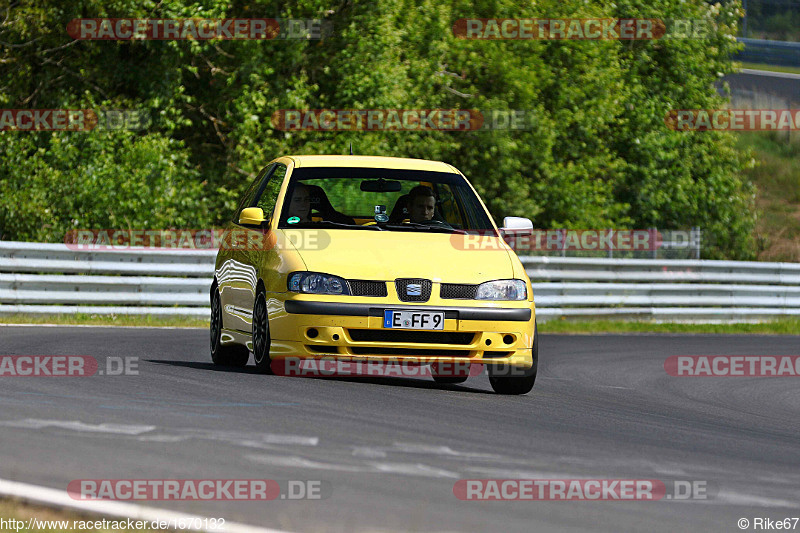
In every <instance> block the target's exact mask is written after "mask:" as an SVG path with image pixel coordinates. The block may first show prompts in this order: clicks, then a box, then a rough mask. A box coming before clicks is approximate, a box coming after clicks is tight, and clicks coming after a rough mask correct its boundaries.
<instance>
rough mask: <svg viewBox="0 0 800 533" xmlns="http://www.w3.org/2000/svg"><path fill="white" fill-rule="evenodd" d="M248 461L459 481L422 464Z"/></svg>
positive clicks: (282, 459) (454, 474) (254, 458)
mask: <svg viewBox="0 0 800 533" xmlns="http://www.w3.org/2000/svg"><path fill="white" fill-rule="evenodd" d="M245 458H246V459H249V460H250V461H253V462H255V463H258V464H263V465H269V466H282V467H286V468H308V469H311V470H328V471H333V472H359V473H377V474H400V475H405V476H423V477H432V478H451V479H458V478H459V474H458V472H452V471H450V470H444V469H442V468H436V467H433V466H428V465H425V464H421V463H384V462H365V463H363V464H359V465H353V464H350V465H348V464H341V463H330V462H323V461H314V460H311V459H306V458H304V457H298V456H284V457H276V456H272V455H246V456H245Z"/></svg>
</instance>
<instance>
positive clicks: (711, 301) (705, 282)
mask: <svg viewBox="0 0 800 533" xmlns="http://www.w3.org/2000/svg"><path fill="white" fill-rule="evenodd" d="M215 256H216V252H215V251H213V250H180V251H172V250H146V251H142V250H124V249H123V250H103V251H86V250H74V249H70V248H68V247H67V246H66V245H64V244H40V243H24V242H10V241H0V314H10V313H29V314H72V313H77V312H81V313H88V314H131V315H145V314H150V315H165V316H169V315H175V316H196V317H205V316H208V315H209V309H208V306H209V298H208V292H209V289H210V287H211V280H212V277H213V274H214V257H215ZM521 260H522V262H523V264H524V265H525V268H526V271H527V273H528V275H529V276H530V277H531V280H532V281H533V283H534V297H535V300H536V314H537V316H538V317H540V319H541V320H546V319H551V318H556V317H589V318H646V319H655V320H687V321H743V320H756V319H764V318H775V317H780V316H798V315H800V264H796V263H757V262H743V261H705V260H693V259H689V260H671V259H609V258H577V257H544V256H523V257H521Z"/></svg>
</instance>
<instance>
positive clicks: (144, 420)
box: [0, 326, 800, 533]
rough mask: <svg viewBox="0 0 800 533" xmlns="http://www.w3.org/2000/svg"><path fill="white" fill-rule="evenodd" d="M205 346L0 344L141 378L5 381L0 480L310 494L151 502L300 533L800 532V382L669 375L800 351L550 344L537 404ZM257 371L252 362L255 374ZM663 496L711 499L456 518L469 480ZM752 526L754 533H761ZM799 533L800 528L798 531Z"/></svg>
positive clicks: (12, 337)
mask: <svg viewBox="0 0 800 533" xmlns="http://www.w3.org/2000/svg"><path fill="white" fill-rule="evenodd" d="M207 338H208V334H207V332H206V331H205V330H199V329H174V330H167V329H136V328H87V327H81V328H77V327H75V328H73V327H10V326H9V327H0V355H89V356H93V357H95V358H96V359H97V360H98V362H99V363H100V368H101V369H103V368H105V367H106V359H107V358H109V357H112V358H113V357H136V358H138V375H123V376H109V375H95V376H92V377H77V378H76V377H70V378H67V377H21V376H7V377H2V378H0V402H1V403H2V404H1V405H0V478H4V479H8V480H14V481H22V482H26V483H31V484H35V485H41V486H46V487H51V488H56V489H61V490H65V491H66V488H67V485H68V483H69V482H70V481H72V480H76V479H209V478H210V479H253V478H264V479H274V480H319V481H322V482H323V483H324V486H325V487H326V491H327V493H326V494H325V496H326V497H325V498H324V499H321V500H303V501H288V500H280V499H278V500H274V501H269V502H242V501H238V502H231V501H210V502H191V501H189V502H186V501H184V502H164V501H154V502H144V504H146V505H149V506H154V507H162V508H166V509H170V510H175V511H184V512H190V513H200V514H203V515H205V516H209V517H224V518H225V519H227V520H230V521H237V522H244V523H247V524H252V525H255V526H261V527H270V528H278V529H284V530H288V531H297V532H314V531H341V532H349V531H503V532H505V531H520V532H523V531H524V532H530V531H545V532H546V531H609V532H620V531H669V532H671V533H674V532H676V531H699V532H705V531H721V532H723V531H724V532H732V531H740V529H739V528H738V527H737V520H738V519H740V518H748V519H749V520H750V521H751V523H752V520H753V518H754V517H763V518H771V519H783V518H785V517H797V516H799V515H800V416H798V415H800V393H798V385H800V378H797V377H795V378H792V377H778V378H764V377H761V378H751V377H692V378H687V377H672V376H669V375H668V374H667V373H666V371H665V369H664V361H665V359H666V358H667V357H669V356H671V355H800V336H792V337H789V336H785V337H779V336H725V335H595V336H570V335H543V336H542V339H541V345H540V359H541V360H540V369H539V378H538V380H537V384H536V387H535V388H534V390H533V392H531V393H530V394H529V395H527V396H518V397H504V396H499V395H495V394H494V393H492V392H491V388H490V385H489V382H488V379H487V378H486V377H485V376H483V375H481V376H477V377H473V378H470V380H469V381H467V382H466V383H465V384H464V385H437V384H435V383H434V382H433V381H432V380H431V379H429V378H426V379H422V378H420V379H408V378H403V379H400V378H349V379H344V378H342V379H311V378H289V377H275V376H262V375H258V374H256V373H255V372H254V368H253V367H252V366H250V367H248V368H246V369H244V370H240V369H222V368H216V367H214V366H212V365H211V362H210V359H209V355H208V346H207V345H208V339H207ZM251 364H252V363H251ZM485 478H493V479H498V478H525V479H531V478H536V479H541V478H553V479H587V478H592V479H598V478H599V479H605V478H609V479H657V480H662V481H664V482H665V484H666V485H667V487H671V486H673V482H674V481H675V480H679V481H695V482H702V483H705V486H706V487H707V496H708V497H707V498H706V499H690V500H681V501H677V500H675V499H672V500H666V499H662V500H660V501H649V502H644V501H554V502H542V501H515V502H507V501H481V502H476V501H461V500H459V499H457V498H456V497H455V496H454V494H453V486H454V483H456V482H457V481H458V480H459V479H485ZM751 527H752V526H751ZM797 527H798V529H800V524H798V526H797Z"/></svg>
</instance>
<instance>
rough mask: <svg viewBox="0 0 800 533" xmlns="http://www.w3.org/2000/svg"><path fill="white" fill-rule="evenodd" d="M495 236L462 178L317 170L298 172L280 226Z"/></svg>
mask: <svg viewBox="0 0 800 533" xmlns="http://www.w3.org/2000/svg"><path fill="white" fill-rule="evenodd" d="M319 226H329V227H336V228H343V229H355V230H358V229H362V230H368V229H370V230H376V231H377V230H383V231H441V232H447V233H464V232H472V231H480V232H486V231H491V232H494V228H493V227H492V223H491V221H490V219H489V216H488V215H487V214H486V211H485V210H484V209H483V206H481V204H480V202H479V201H478V198H477V196H476V195H475V193H474V192H473V191H472V189H471V188H470V186H469V185H468V184H467V182H466V180H465V179H464V178H463V177H462V176H461V175H460V174H454V173H447V172H430V171H421V170H397V169H383V168H346V167H317V168H299V169H295V170H294V172H293V173H292V177H291V180H290V182H289V187H288V190H287V192H286V199H285V200H284V203H283V208H282V210H281V217H280V221H279V224H278V227H279V228H298V227H319Z"/></svg>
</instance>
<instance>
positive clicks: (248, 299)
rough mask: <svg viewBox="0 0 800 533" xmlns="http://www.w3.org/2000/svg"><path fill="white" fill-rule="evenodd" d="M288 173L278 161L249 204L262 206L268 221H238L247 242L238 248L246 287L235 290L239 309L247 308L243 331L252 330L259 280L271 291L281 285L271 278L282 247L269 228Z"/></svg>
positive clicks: (242, 317) (242, 322) (275, 270)
mask: <svg viewBox="0 0 800 533" xmlns="http://www.w3.org/2000/svg"><path fill="white" fill-rule="evenodd" d="M286 172H287V167H286V165H285V164H283V163H275V164H274V166H273V168H272V169H270V172H269V173H268V174H267V176H266V178H265V179H264V181H263V183H262V184H261V186H260V187H259V189H258V191H257V192H256V195H255V196H254V198H253V200H252V202H251V205H250V206H249V207H260V208H261V209H262V210H263V211H264V217H265V219H266V220H265V222H264V223H263V224H261V225H258V226H251V225H239V224H237V225H238V226H239V228H240V231H243V232H244V233H245V235H244V236H243V237H242V239H241V241H243V242H245V243H246V245H244V246H240V247H238V249H237V250H236V254H235V256H236V259H237V261H238V262H239V263H240V264H241V268H243V269H244V270H246V272H247V274H246V276H244V277H243V279H242V288H243V290H240V291H236V292H235V293H233V297H234V299H235V301H234V302H233V304H234V305H235V306H236V307H237V308H238V309H241V310H243V311H244V310H246V312H243V313H241V323H240V328H241V329H242V330H243V331H250V330H251V329H252V317H253V306H254V304H255V299H256V290H257V286H258V280H259V279H264V280H265V283H266V285H267V287H266V289H267V291H269V292H272V291H274V290H276V289H277V288H278V287H276V286H274V285H275V283H273V282H272V281H273V280H275V279H276V278H277V267H278V266H279V265H280V264H281V257H280V252H281V249H280V246H276V238H275V235H274V233H273V230H271V229H270V223H271V220H272V217H273V215H274V212H275V205H276V203H277V200H278V195H279V193H280V190H281V186H282V185H283V181H284V178H285V177H286ZM283 290H285V287H284V288H283Z"/></svg>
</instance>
